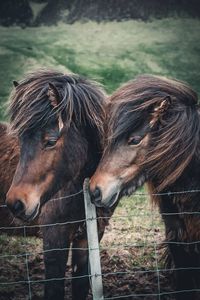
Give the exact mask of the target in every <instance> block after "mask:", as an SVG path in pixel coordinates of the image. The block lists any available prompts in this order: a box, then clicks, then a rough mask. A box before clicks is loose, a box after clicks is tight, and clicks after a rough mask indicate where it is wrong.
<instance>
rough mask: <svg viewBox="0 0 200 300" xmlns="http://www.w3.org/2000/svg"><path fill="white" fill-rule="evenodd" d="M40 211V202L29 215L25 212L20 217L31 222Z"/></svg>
mask: <svg viewBox="0 0 200 300" xmlns="http://www.w3.org/2000/svg"><path fill="white" fill-rule="evenodd" d="M39 212H40V203H38V204H37V205H36V207H35V209H34V210H33V211H32V212H31V214H29V215H25V214H23V215H21V216H19V217H20V219H22V220H23V221H26V222H30V221H33V220H34V219H35V218H36V217H37V216H38V214H39Z"/></svg>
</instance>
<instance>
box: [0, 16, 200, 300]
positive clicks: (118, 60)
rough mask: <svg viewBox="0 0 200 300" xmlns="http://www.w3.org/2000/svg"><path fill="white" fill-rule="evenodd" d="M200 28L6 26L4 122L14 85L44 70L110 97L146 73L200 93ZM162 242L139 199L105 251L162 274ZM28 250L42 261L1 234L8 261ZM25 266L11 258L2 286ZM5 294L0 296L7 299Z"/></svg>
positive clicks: (32, 242)
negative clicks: (70, 75)
mask: <svg viewBox="0 0 200 300" xmlns="http://www.w3.org/2000/svg"><path fill="white" fill-rule="evenodd" d="M199 26H200V20H197V19H195V20H193V19H186V18H177V19H172V18H169V19H163V20H154V21H152V22H149V23H144V22H140V21H127V22H120V23H118V22H110V23H100V24H97V23H95V22H88V23H75V24H73V25H66V24H59V25H58V26H54V27H38V28H26V29H21V28H18V27H12V28H11V27H10V28H3V27H0V35H1V40H0V82H1V86H0V104H1V105H2V109H1V111H0V118H1V119H3V118H5V115H4V103H5V102H6V101H7V99H8V95H9V93H10V91H11V89H12V80H20V79H21V78H23V76H24V74H25V73H27V72H29V71H33V70H36V69H38V68H47V67H48V68H55V69H58V70H61V71H63V72H68V71H72V72H75V73H79V74H82V75H84V76H87V77H90V78H94V79H97V80H98V81H100V82H101V83H102V84H104V85H105V88H106V90H107V92H108V93H111V92H113V91H114V90H115V89H116V88H117V87H118V86H119V85H121V84H122V83H123V82H126V81H127V80H129V79H132V78H134V77H135V76H136V75H138V74H142V73H152V74H156V75H165V76H169V77H175V78H178V79H181V80H185V81H187V82H188V83H189V84H190V85H191V86H192V87H193V88H194V89H195V90H196V91H197V92H198V93H200V77H199V53H200V40H199ZM163 237H164V230H163V224H162V223H161V221H160V217H159V215H158V212H157V209H155V208H152V207H151V205H150V201H149V199H148V197H146V196H137V195H135V196H132V197H130V198H124V199H122V200H121V202H120V204H119V206H118V207H117V210H116V212H115V215H114V216H113V218H112V220H111V221H110V226H109V227H108V228H107V230H106V234H105V236H104V238H103V241H102V243H101V248H102V249H108V251H109V255H110V259H111V260H113V261H116V264H118V257H119V254H120V257H125V258H126V264H128V265H129V267H130V268H131V267H133V268H136V267H137V268H138V267H141V268H143V267H144V268H147V269H148V268H150V269H151V268H156V260H157V257H156V256H157V253H156V251H155V247H156V244H155V242H156V243H159V242H160V241H161V240H162V239H163ZM25 249H26V251H27V249H28V251H31V252H34V251H35V254H34V256H33V257H32V258H31V262H30V263H32V262H33V261H36V260H37V259H38V256H37V251H38V252H40V251H41V241H40V240H38V239H31V238H30V239H26V240H25V239H23V238H16V237H12V238H10V237H7V236H6V235H2V236H0V252H1V255H3V254H20V253H24V250H25ZM21 260H24V258H23V259H22V258H21ZM40 260H41V258H40ZM21 265H23V266H25V265H24V261H23V262H20V258H14V257H13V258H11V259H10V258H5V260H4V263H3V264H1V267H0V270H1V277H2V278H0V281H6V280H7V279H8V278H9V280H10V279H11V278H12V274H11V273H12V272H13V274H14V275H13V276H14V278H18V280H20V279H21V278H22V277H23V276H24V275H23V274H22V273H23V272H24V270H25V269H23V272H22V270H21ZM4 266H5V268H4ZM160 266H161V265H160ZM6 268H8V272H7V271H6ZM9 272H10V273H9ZM35 272H36V274H37V272H38V271H37V270H36V271H35ZM3 288H4V287H1V290H0V292H1V293H2V292H5V293H6V291H3V290H2V289H3ZM4 289H6V288H4ZM10 289H13V293H15V291H16V289H15V288H14V287H10ZM7 298H8V297H7V296H6V295H5V299H7ZM16 299H17V298H16Z"/></svg>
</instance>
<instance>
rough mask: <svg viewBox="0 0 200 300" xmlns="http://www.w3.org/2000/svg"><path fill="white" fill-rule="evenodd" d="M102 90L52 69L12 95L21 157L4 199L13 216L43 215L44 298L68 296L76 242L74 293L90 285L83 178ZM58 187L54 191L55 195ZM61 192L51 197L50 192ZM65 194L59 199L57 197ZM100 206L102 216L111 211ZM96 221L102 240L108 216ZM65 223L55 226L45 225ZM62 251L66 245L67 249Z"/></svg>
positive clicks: (94, 147)
mask: <svg viewBox="0 0 200 300" xmlns="http://www.w3.org/2000/svg"><path fill="white" fill-rule="evenodd" d="M104 106H105V95H104V93H103V91H102V89H101V88H100V87H99V86H97V85H96V83H93V82H90V81H88V80H86V79H82V78H80V77H78V76H76V75H63V74H61V73H57V72H52V71H41V72H37V73H34V74H31V75H30V76H29V77H27V78H26V79H25V80H24V81H22V82H20V84H19V85H18V86H17V87H16V90H14V92H13V94H12V95H11V107H10V115H11V131H13V132H14V133H15V134H16V136H17V137H18V138H19V140H20V159H19V163H18V166H17V169H16V172H15V175H14V178H13V181H12V185H11V187H10V189H9V191H8V193H7V200H6V203H7V205H8V206H9V208H10V209H11V210H12V212H13V213H14V215H15V216H17V217H19V218H20V219H22V220H25V221H27V220H28V221H32V220H34V219H35V218H36V216H37V215H38V214H39V212H40V211H41V214H40V222H41V223H42V225H44V226H42V232H43V244H44V262H45V273H46V276H45V277H46V279H47V282H46V283H45V299H48V300H50V299H52V300H53V299H63V298H64V277H65V270H66V262H67V257H68V250H69V247H70V244H71V243H72V247H73V248H75V249H73V248H72V249H73V253H72V270H73V271H72V275H73V277H75V278H74V279H73V280H72V299H74V300H75V299H76V300H77V299H78V300H82V299H85V298H86V296H87V293H88V289H89V278H88V250H87V247H88V246H87V236H86V230H85V222H84V219H85V213H84V202H83V194H82V193H81V190H82V185H83V180H84V178H86V177H89V176H91V175H92V174H93V172H94V171H95V168H96V166H97V164H98V162H99V160H100V157H101V143H100V141H101V135H102V131H103V130H102V126H103V119H104ZM56 193H57V194H56ZM52 197H53V198H58V199H57V200H51V201H49V200H50V198H52ZM59 198H60V199H59ZM112 211H113V210H110V212H109V213H108V214H107V211H105V210H104V209H99V210H98V212H97V214H98V215H100V216H105V214H106V217H107V216H110V215H111V214H112ZM101 220H102V221H101V222H100V221H99V224H98V228H99V239H101V237H102V235H103V232H104V228H105V225H106V221H104V220H103V219H101ZM54 223H61V224H58V225H54V226H52V225H48V224H54ZM62 249H63V250H62Z"/></svg>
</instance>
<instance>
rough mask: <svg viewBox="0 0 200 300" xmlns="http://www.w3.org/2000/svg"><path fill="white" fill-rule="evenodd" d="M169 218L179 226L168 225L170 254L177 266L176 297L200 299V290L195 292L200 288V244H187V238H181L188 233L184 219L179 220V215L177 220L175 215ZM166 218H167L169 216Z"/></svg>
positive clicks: (184, 299)
mask: <svg viewBox="0 0 200 300" xmlns="http://www.w3.org/2000/svg"><path fill="white" fill-rule="evenodd" d="M169 218H170V223H171V225H172V224H177V228H174V227H172V226H166V237H167V242H169V244H168V249H169V254H170V255H171V257H172V261H173V264H174V268H175V280H176V281H175V282H176V291H177V293H176V299H177V300H197V299H200V296H199V295H198V293H199V292H198V293H197V292H195V289H197V288H198V289H199V288H200V269H199V267H200V254H199V253H200V248H199V245H198V244H196V245H195V244H190V245H186V244H185V243H183V241H184V242H185V240H183V239H181V236H186V234H187V233H186V232H185V228H184V225H183V223H182V220H179V219H178V217H176V220H174V221H173V222H172V218H173V217H172V216H170V217H169ZM165 219H166V220H167V219H168V218H165ZM166 220H165V221H166ZM165 225H169V220H168V222H165ZM180 235H181V236H180ZM186 242H187V240H186ZM197 246H198V247H197ZM197 248H199V249H197Z"/></svg>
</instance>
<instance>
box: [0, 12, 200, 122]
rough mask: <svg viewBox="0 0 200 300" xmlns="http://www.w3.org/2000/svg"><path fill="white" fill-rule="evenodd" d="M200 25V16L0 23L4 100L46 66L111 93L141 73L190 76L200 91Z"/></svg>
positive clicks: (0, 95)
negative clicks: (87, 79) (15, 84)
mask: <svg viewBox="0 0 200 300" xmlns="http://www.w3.org/2000/svg"><path fill="white" fill-rule="evenodd" d="M199 29H200V20H198V19H187V18H177V19H174V18H173V19H172V18H169V19H163V20H154V21H152V22H148V23H144V22H141V21H127V22H109V23H100V24H97V23H95V22H87V23H75V24H73V25H67V24H59V25H58V26H53V27H47V26H44V27H37V28H25V29H21V28H19V27H10V28H5V27H0V37H1V38H0V103H1V104H3V103H5V101H7V99H8V95H9V93H10V90H11V89H12V80H19V79H21V78H23V76H24V74H26V73H27V72H29V71H32V70H35V69H37V68H47V67H48V68H55V69H58V70H61V71H65V72H67V71H68V70H70V71H72V72H75V73H79V74H82V75H85V76H87V77H90V78H94V79H97V80H99V81H100V82H101V83H103V84H104V85H105V88H106V90H107V92H108V93H111V92H113V90H115V89H116V88H117V87H118V86H119V85H120V84H121V83H123V82H126V81H127V80H129V79H132V78H134V77H135V76H136V75H138V74H142V73H152V74H160V75H165V76H170V77H176V78H178V79H181V80H185V81H187V82H188V83H189V84H191V85H192V87H193V88H194V89H195V90H196V91H197V92H198V93H200V77H199V60H200V59H199V53H200V38H199ZM0 118H1V119H2V118H5V116H4V106H3V105H1V111H0Z"/></svg>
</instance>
